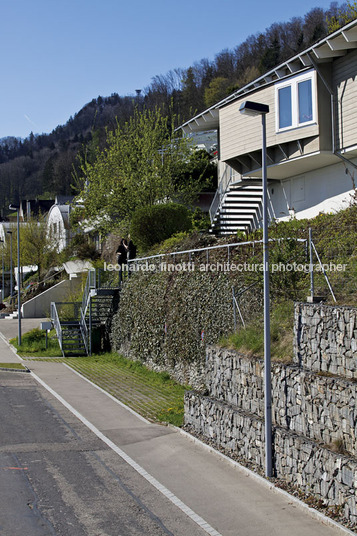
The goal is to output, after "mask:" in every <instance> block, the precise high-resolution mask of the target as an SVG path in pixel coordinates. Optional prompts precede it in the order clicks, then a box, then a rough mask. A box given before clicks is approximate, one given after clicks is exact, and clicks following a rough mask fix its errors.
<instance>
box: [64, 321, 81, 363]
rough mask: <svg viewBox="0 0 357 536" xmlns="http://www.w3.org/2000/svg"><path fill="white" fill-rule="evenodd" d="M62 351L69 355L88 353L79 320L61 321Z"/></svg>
mask: <svg viewBox="0 0 357 536" xmlns="http://www.w3.org/2000/svg"><path fill="white" fill-rule="evenodd" d="M61 325H62V353H63V356H64V357H65V356H68V355H72V356H73V355H87V351H86V346H85V343H84V341H83V337H82V332H81V326H80V322H79V321H74V320H73V321H69V322H61Z"/></svg>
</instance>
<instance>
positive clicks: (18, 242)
mask: <svg viewBox="0 0 357 536" xmlns="http://www.w3.org/2000/svg"><path fill="white" fill-rule="evenodd" d="M9 209H10V210H16V212H17V316H18V320H19V323H18V345H19V346H21V277H20V274H21V262H20V206H19V205H9Z"/></svg>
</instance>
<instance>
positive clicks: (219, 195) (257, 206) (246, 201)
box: [181, 21, 357, 234]
mask: <svg viewBox="0 0 357 536" xmlns="http://www.w3.org/2000/svg"><path fill="white" fill-rule="evenodd" d="M246 100H249V101H255V102H259V103H263V104H267V105H269V113H268V114H267V116H266V134H267V175H268V196H269V217H270V219H276V220H283V219H289V218H290V217H292V216H293V217H296V218H298V219H300V218H310V217H314V216H316V215H317V214H319V213H320V212H332V211H336V210H339V209H341V208H343V207H346V206H347V205H348V204H349V203H350V202H351V195H352V194H353V193H354V192H355V187H356V184H355V174H356V168H357V129H356V124H357V21H353V22H351V23H349V24H347V25H346V26H344V27H343V28H341V29H339V30H338V31H336V32H334V33H333V34H330V35H329V36H328V37H326V38H324V39H322V40H321V41H319V42H318V43H316V44H315V45H313V46H312V47H310V48H308V49H306V50H304V51H303V52H301V53H299V54H297V55H296V56H294V57H292V58H291V59H289V60H288V61H286V62H285V63H283V64H281V65H279V66H277V67H276V68H274V69H273V70H271V71H269V72H267V73H266V74H264V75H263V76H261V77H259V78H257V79H256V80H253V81H252V82H251V83H249V84H247V85H246V86H244V87H243V88H241V89H239V90H237V91H235V92H234V93H233V94H232V95H230V96H228V97H227V98H225V99H224V100H222V101H220V102H219V103H217V104H216V105H214V106H212V107H211V108H209V109H208V110H205V111H204V112H202V113H201V114H199V115H197V116H195V117H193V118H192V119H190V120H189V121H187V122H186V123H184V124H183V125H182V126H181V128H182V130H183V131H184V133H185V134H186V135H189V136H192V135H194V134H195V133H198V132H205V131H212V130H217V132H218V189H217V192H216V195H215V198H214V200H213V202H212V205H211V209H210V215H211V222H212V230H213V231H215V232H218V233H221V234H230V233H234V232H236V231H237V230H249V229H254V228H257V227H259V226H260V225H261V204H262V186H261V176H262V169H261V168H262V161H261V158H262V157H261V147H262V138H261V123H260V120H259V118H253V117H247V116H244V115H242V114H240V113H239V107H240V105H241V104H242V102H244V101H246Z"/></svg>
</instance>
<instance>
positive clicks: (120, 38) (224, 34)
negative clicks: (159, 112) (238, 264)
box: [0, 0, 340, 138]
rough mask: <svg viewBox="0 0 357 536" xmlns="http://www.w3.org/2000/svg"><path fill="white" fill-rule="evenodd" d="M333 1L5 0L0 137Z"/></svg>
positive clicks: (64, 115)
mask: <svg viewBox="0 0 357 536" xmlns="http://www.w3.org/2000/svg"><path fill="white" fill-rule="evenodd" d="M330 1H331V0H326V1H325V0H315V1H314V0H300V1H299V2H293V1H291V0H271V1H269V2H268V1H267V0H250V1H249V2H243V0H240V1H237V0H236V1H234V0H219V1H217V0H206V1H205V2H199V1H198V0H176V1H174V0H150V1H149V0H131V1H130V0H129V1H128V0H101V1H98V0H0V50H1V59H0V66H1V69H0V72H1V84H0V94H1V99H0V138H1V137H4V136H21V137H26V136H28V135H29V134H30V132H31V131H33V132H34V133H42V132H50V131H51V130H53V129H54V128H55V127H56V126H57V125H59V124H64V123H65V122H66V121H67V120H68V119H69V117H70V116H71V115H74V114H75V113H76V112H78V111H79V110H80V109H81V107H82V106H84V104H86V103H87V102H89V101H91V100H92V99H93V98H95V97H97V96H98V95H102V96H108V95H110V94H111V93H119V95H130V94H134V93H135V90H136V89H139V88H142V89H144V88H145V87H147V86H148V85H149V84H150V82H151V79H152V77H154V76H155V75H158V74H166V73H167V72H168V71H170V70H171V69H175V68H177V67H180V68H187V67H189V66H190V65H192V64H193V63H194V62H195V61H199V60H200V59H202V58H209V59H213V58H214V56H215V54H217V53H218V52H220V51H221V50H223V49H225V48H229V49H233V48H234V47H235V46H237V45H238V44H240V43H241V42H242V41H244V40H245V39H246V37H247V36H248V35H251V34H255V33H257V32H259V31H264V29H265V28H267V27H269V26H270V25H271V24H272V23H273V22H281V21H288V20H290V19H291V18H292V17H294V16H299V15H302V16H303V15H305V14H306V13H307V12H308V11H309V10H310V9H312V8H313V7H323V8H325V9H326V8H328V7H329V5H330ZM339 3H340V2H339Z"/></svg>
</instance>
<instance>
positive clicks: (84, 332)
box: [79, 307, 89, 355]
mask: <svg viewBox="0 0 357 536" xmlns="http://www.w3.org/2000/svg"><path fill="white" fill-rule="evenodd" d="M79 311H80V320H79V325H80V328H81V334H82V339H83V342H84V346H85V349H86V353H87V355H88V353H89V351H88V340H89V333H88V327H87V322H86V317H85V314H84V313H83V310H82V307H81V308H80V310H79Z"/></svg>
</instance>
